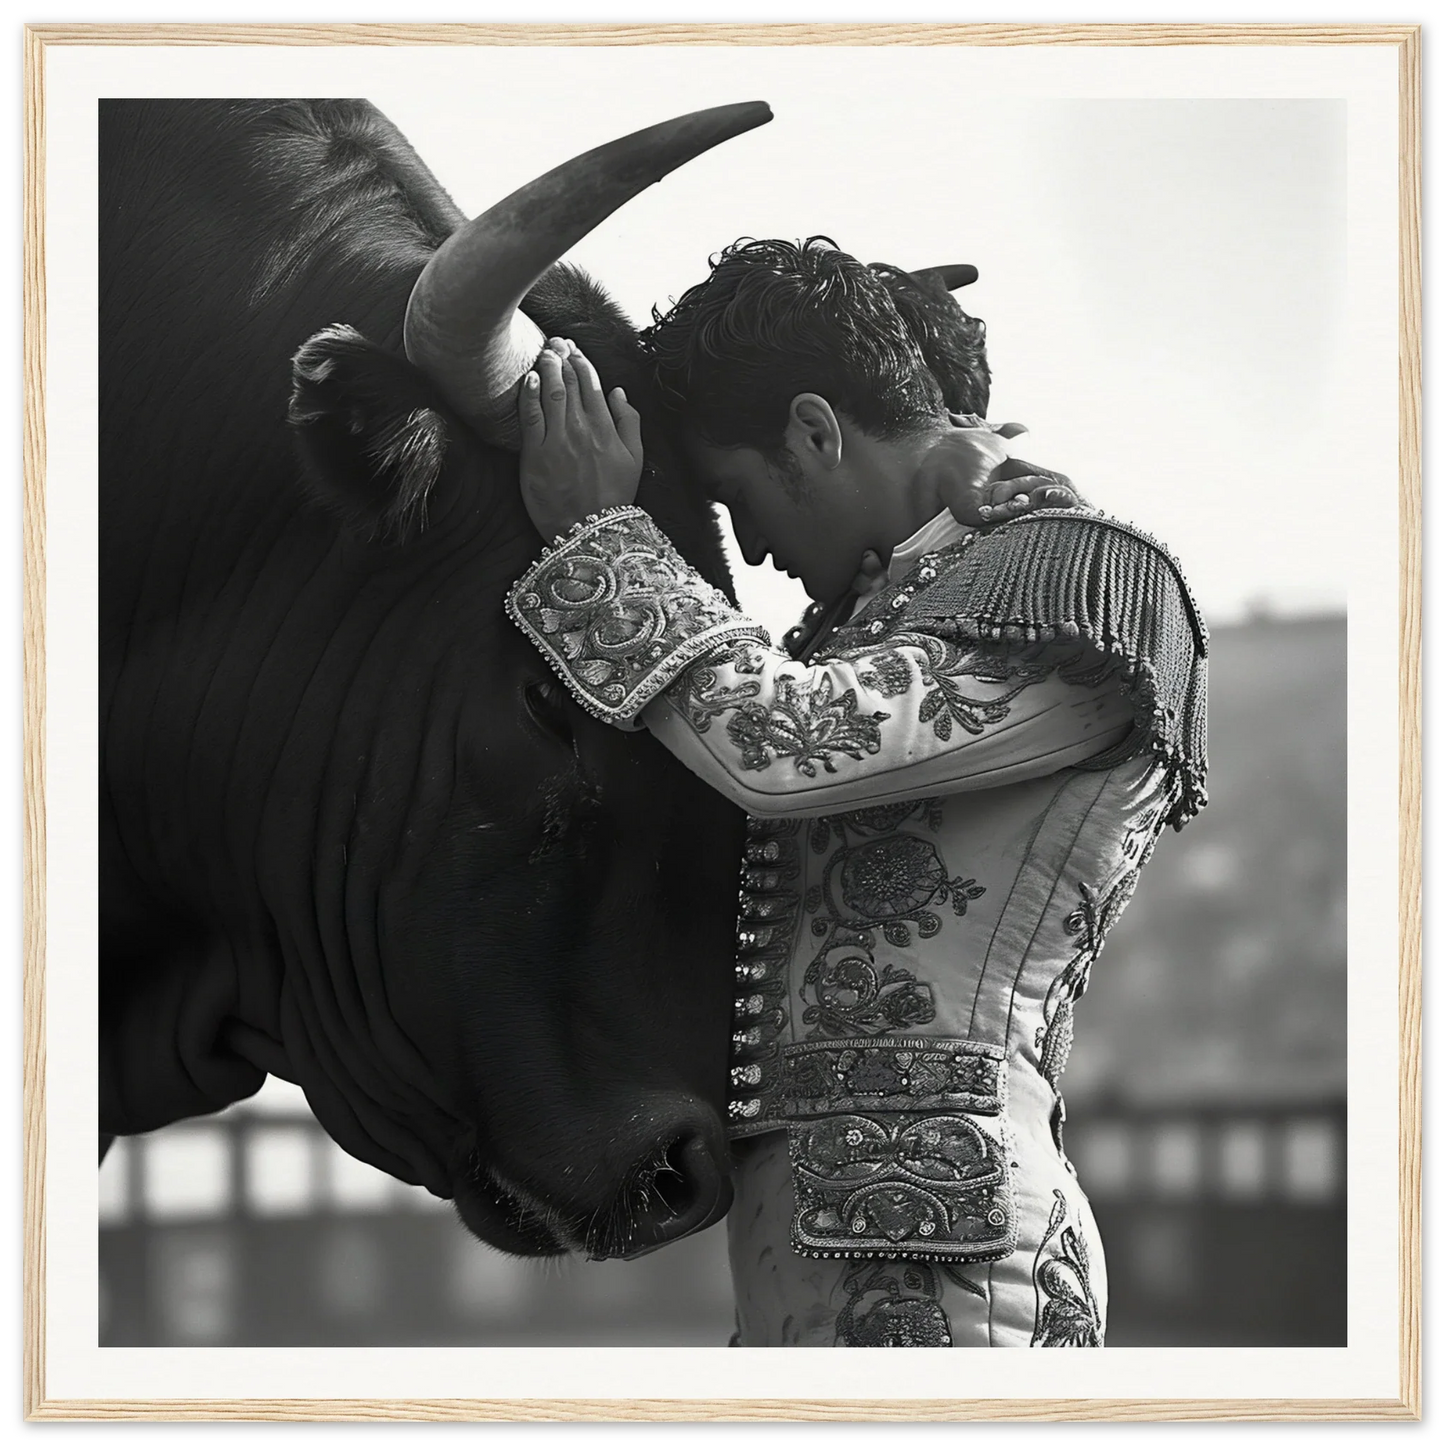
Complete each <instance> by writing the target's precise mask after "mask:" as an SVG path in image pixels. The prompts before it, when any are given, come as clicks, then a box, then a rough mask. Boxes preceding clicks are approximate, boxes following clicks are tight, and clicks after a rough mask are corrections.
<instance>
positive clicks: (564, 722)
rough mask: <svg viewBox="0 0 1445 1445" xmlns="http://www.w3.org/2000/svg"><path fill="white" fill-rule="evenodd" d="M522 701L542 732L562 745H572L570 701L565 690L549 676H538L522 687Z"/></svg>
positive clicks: (529, 715) (528, 714)
mask: <svg viewBox="0 0 1445 1445" xmlns="http://www.w3.org/2000/svg"><path fill="white" fill-rule="evenodd" d="M522 701H523V703H524V704H525V706H526V709H527V716H528V717H530V718H531V719H532V721H533V722H534V723H536V725H537V726H538V727H539V728H541V729H542V731H543V732H545V733H548V734H549V735H550V736H552V737H554V738H556V740H557V741H558V742H559V743H561V744H562V745H563V746H564V747H568V748H570V747H571V746H572V719H571V717H570V716H569V709H570V707H571V703H570V701H569V699H568V697H567V690H566V689H565V688H564V687H563V686H562V685H561V683H558V682H554V681H553V680H552V679H551V678H549V677H544V678H538V679H536V680H535V681H532V682H529V683H527V684H525V686H524V687H523V688H522Z"/></svg>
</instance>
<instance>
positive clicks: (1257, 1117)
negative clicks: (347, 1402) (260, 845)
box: [100, 615, 1347, 1346]
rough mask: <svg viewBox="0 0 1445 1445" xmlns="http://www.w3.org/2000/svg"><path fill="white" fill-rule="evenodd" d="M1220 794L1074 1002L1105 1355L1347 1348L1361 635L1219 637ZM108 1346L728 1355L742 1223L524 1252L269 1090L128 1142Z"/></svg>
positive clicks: (1163, 861)
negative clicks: (617, 1249)
mask: <svg viewBox="0 0 1445 1445" xmlns="http://www.w3.org/2000/svg"><path fill="white" fill-rule="evenodd" d="M1210 665H1211V677H1210V753H1211V763H1212V769H1211V776H1210V794H1211V801H1210V805H1209V807H1208V808H1207V809H1205V811H1204V813H1203V814H1202V815H1201V816H1200V817H1199V818H1198V819H1196V820H1195V821H1194V822H1193V823H1191V824H1190V825H1189V827H1188V828H1187V829H1186V830H1185V831H1184V832H1183V833H1182V834H1179V835H1177V836H1176V835H1175V834H1172V833H1166V834H1165V836H1164V837H1163V839H1162V840H1161V841H1160V844H1159V847H1158V849H1157V851H1156V852H1155V855H1154V858H1153V861H1152V862H1151V863H1150V864H1149V866H1148V868H1147V869H1146V870H1145V872H1144V876H1143V878H1142V880H1141V882H1140V885H1139V890H1138V893H1137V894H1136V895H1135V898H1134V900H1133V902H1132V903H1131V904H1130V905H1129V907H1128V909H1127V910H1126V912H1125V914H1124V916H1123V918H1122V919H1121V920H1120V922H1119V924H1118V925H1117V927H1116V928H1115V930H1114V932H1113V933H1112V934H1111V935H1110V938H1109V942H1108V945H1107V947H1106V948H1105V950H1104V954H1103V957H1102V958H1101V959H1100V961H1099V963H1098V965H1097V966H1096V967H1095V969H1094V971H1093V980H1092V982H1091V983H1090V986H1089V991H1088V993H1087V994H1086V995H1085V997H1084V999H1083V1001H1082V1002H1081V1004H1080V1005H1079V1009H1078V1013H1077V1016H1076V1038H1075V1044H1074V1051H1073V1055H1072V1057H1071V1059H1070V1063H1069V1068H1068V1073H1067V1075H1066V1076H1065V1081H1064V1089H1065V1093H1066V1096H1067V1099H1068V1111H1069V1113H1068V1122H1067V1124H1066V1126H1065V1131H1064V1136H1065V1146H1066V1148H1067V1150H1068V1152H1069V1155H1070V1157H1071V1158H1072V1159H1073V1161H1074V1164H1075V1167H1076V1168H1077V1169H1078V1171H1079V1175H1080V1178H1081V1180H1082V1181H1083V1184H1084V1186H1085V1188H1086V1189H1087V1191H1088V1193H1089V1196H1090V1198H1091V1200H1092V1201H1093V1204H1094V1209H1095V1213H1096V1215H1097V1217H1098V1221H1099V1227H1100V1230H1101V1232H1102V1234H1103V1238H1104V1245H1105V1253H1106V1262H1107V1268H1108V1277H1109V1292H1110V1305H1109V1327H1108V1342H1109V1344H1110V1345H1111V1346H1127V1345H1344V1344H1345V1343H1346V1338H1345V1305H1346V1286H1347V1278H1346V1269H1345V1260H1346V1249H1345V886H1344V880H1345V709H1344V698H1345V621H1344V618H1343V617H1342V616H1338V615H1323V616H1315V617H1291V618H1282V619H1280V618H1271V617H1268V616H1256V617H1254V618H1252V619H1250V620H1248V621H1245V622H1242V623H1239V624H1236V625H1233V626H1229V627H1222V628H1218V629H1216V631H1215V633H1214V637H1213V644H1212V651H1211V659H1210ZM100 1199H101V1207H100V1221H101V1223H100V1271H101V1281H100V1284H101V1304H100V1320H101V1326H100V1328H101V1343H102V1344H111V1345H145V1344H155V1345H319V1344H327V1345H425V1344H475V1345H540V1344H553V1345H609V1344H610V1345H644V1344H645V1345H725V1344H726V1343H727V1340H728V1336H729V1335H730V1334H731V1332H732V1328H733V1318H732V1303H731V1286H730V1283H729V1280H728V1272H727V1250H726V1236H725V1230H724V1227H721V1226H719V1227H715V1228H713V1229H710V1230H708V1231H706V1232H705V1233H703V1234H701V1235H697V1236H694V1237H693V1238H691V1239H687V1240H684V1241H682V1242H680V1243H678V1244H675V1245H671V1246H669V1247H668V1248H666V1249H663V1250H660V1251H659V1252H658V1253H656V1254H653V1255H650V1256H648V1257H647V1258H645V1259H642V1260H638V1261H634V1262H632V1263H621V1262H609V1263H605V1264H593V1263H587V1262H583V1261H574V1260H569V1261H566V1262H563V1263H560V1264H558V1263H545V1264H542V1263H535V1262H529V1261H522V1260H514V1259H509V1258H507V1257H505V1256H503V1255H501V1254H498V1253H496V1252H495V1251H494V1250H491V1249H488V1248H487V1247H486V1246H484V1245H482V1244H479V1243H477V1242H476V1241H475V1240H474V1239H473V1238H472V1237H471V1236H470V1235H469V1234H468V1233H467V1232H466V1231H465V1230H464V1229H463V1228H462V1226H461V1225H460V1223H458V1222H457V1220H456V1219H455V1217H454V1216H453V1214H452V1212H451V1207H450V1205H448V1204H446V1203H444V1202H443V1201H441V1200H438V1199H435V1198H433V1197H432V1196H431V1195H429V1194H427V1193H426V1192H425V1191H424V1190H421V1189H414V1188H411V1187H409V1186H407V1185H404V1184H400V1183H398V1182H397V1181H395V1180H393V1179H391V1178H389V1177H388V1176H386V1175H383V1174H381V1173H378V1172H377V1171H376V1170H374V1169H371V1168H370V1167H369V1166H367V1165H365V1164H362V1163H360V1162H358V1161H357V1160H355V1159H352V1158H351V1157H350V1156H349V1155H347V1154H344V1153H343V1152H342V1151H341V1150H340V1149H339V1148H338V1147H337V1146H336V1145H334V1144H333V1143H331V1141H330V1140H329V1139H328V1138H327V1136H326V1135H325V1134H323V1133H322V1132H321V1129H320V1127H319V1126H318V1125H317V1124H316V1123H315V1122H314V1120H313V1119H312V1117H311V1115H310V1112H309V1110H308V1109H307V1107H306V1102H305V1099H304V1097H303V1096H302V1095H301V1093H300V1091H299V1090H298V1089H295V1088H294V1087H292V1086H291V1085H287V1084H282V1083H281V1082H280V1081H279V1080H275V1079H272V1080H270V1081H268V1083H267V1084H266V1086H265V1088H263V1089H262V1090H261V1092H260V1094H258V1095H257V1096H256V1097H255V1098H254V1099H251V1100H248V1101H246V1102H245V1103H243V1104H239V1105H236V1106H235V1107H233V1108H231V1109H228V1110H227V1111H226V1112H225V1113H223V1114H219V1115H215V1116H213V1117H212V1118H209V1119H200V1120H194V1121H189V1122H186V1123H182V1124H176V1125H172V1126H171V1127H170V1128H168V1129H162V1130H159V1131H157V1132H156V1133H154V1134H151V1135H148V1136H143V1137H137V1138H134V1139H123V1140H120V1141H118V1142H117V1143H116V1145H115V1147H114V1148H113V1149H112V1150H111V1152H110V1154H109V1156H108V1157H107V1159H106V1161H105V1163H104V1165H103V1166H102V1167H101V1171H100Z"/></svg>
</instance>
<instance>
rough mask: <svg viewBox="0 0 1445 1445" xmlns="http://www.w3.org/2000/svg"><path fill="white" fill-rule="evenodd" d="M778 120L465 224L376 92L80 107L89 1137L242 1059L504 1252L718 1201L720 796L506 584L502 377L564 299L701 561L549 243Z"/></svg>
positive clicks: (723, 955) (653, 1237) (592, 314)
mask: <svg viewBox="0 0 1445 1445" xmlns="http://www.w3.org/2000/svg"><path fill="white" fill-rule="evenodd" d="M768 118H769V112H768V110H767V107H766V106H763V105H761V104H753V105H744V106H732V107H723V108H720V109H718V110H714V111H706V112H699V113H698V114H696V115H693V116H688V117H683V118H682V119H680V120H678V121H675V122H670V123H668V124H666V125H663V126H658V127H654V128H653V129H651V130H649V131H644V132H639V133H638V134H637V135H635V136H631V137H627V138H625V139H624V140H622V141H619V142H614V143H613V144H612V145H610V146H604V147H602V148H601V149H599V150H598V151H595V152H591V153H589V154H588V155H587V156H583V157H579V158H578V159H577V160H576V161H574V162H570V163H568V164H567V165H564V166H562V167H559V168H558V169H557V170H556V171H553V172H551V173H549V174H548V175H547V176H544V177H542V178H541V179H540V180H539V181H537V182H535V183H533V184H532V185H530V186H527V187H524V188H523V189H522V190H521V191H518V192H516V193H514V194H513V195H512V196H510V197H508V198H507V199H506V200H505V201H503V202H502V203H500V204H499V205H498V206H496V207H494V208H493V209H492V210H490V211H488V212H487V213H486V214H485V215H483V216H481V217H478V218H477V219H475V220H473V221H470V222H467V221H465V219H464V218H463V216H462V215H461V213H460V212H459V211H458V209H457V207H456V206H455V205H454V204H453V202H452V201H451V199H450V198H449V197H448V195H447V193H446V192H445V191H444V190H443V188H442V187H441V185H439V184H438V182H437V181H436V179H435V178H434V177H433V176H432V174H431V173H430V171H429V170H428V169H427V167H426V166H425V165H424V164H423V163H422V162H421V160H420V159H419V158H418V156H417V155H416V154H415V152H414V151H413V149H412V148H411V146H410V145H409V144H408V143H407V142H406V140H405V139H404V138H403V137H402V135H401V134H400V133H399V132H398V131H397V130H396V128H395V127H394V126H392V125H391V124H390V122H388V121H387V120H386V119H385V118H384V117H383V116H382V115H381V114H379V113H378V112H377V111H376V110H375V109H374V108H373V107H371V106H370V105H368V104H365V103H363V102H358V101H332V100H327V101H292V100H286V101H169V100H161V101H155V100H112V101H104V102H102V103H101V108H100V371H99V384H100V524H101V534H100V535H101V557H100V622H101V658H100V673H101V676H100V707H101V751H102V756H101V781H100V800H99V805H100V827H101V836H100V982H99V1000H100V1104H99V1111H100V1112H99V1117H100V1129H101V1132H102V1157H103V1153H104V1146H105V1143H106V1142H107V1140H108V1138H109V1137H110V1136H114V1135H116V1134H131V1133H137V1132H142V1131H147V1130H152V1129H156V1128H158V1127H160V1126H162V1125H165V1124H168V1123H170V1122H172V1121H173V1120H176V1119H180V1118H183V1117H187V1116H193V1115H198V1114H204V1113H208V1112H211V1111H214V1110H218V1109H221V1108H223V1107H225V1106H226V1105H228V1104H230V1103H232V1102H234V1101H236V1100H238V1099H241V1098H244V1097H246V1096H248V1095H250V1094H252V1093H253V1092H254V1091H255V1090H256V1089H257V1088H259V1086H260V1085H261V1083H262V1081H263V1079H264V1078H265V1076H266V1075H267V1074H268V1073H269V1074H275V1075H277V1076H279V1077H281V1078H283V1079H287V1080H291V1081H292V1082H294V1083H296V1084H299V1085H300V1087H301V1088H302V1089H303V1090H304V1091H305V1094H306V1098H307V1100H308V1102H309V1104H310V1106H311V1108H312V1109H313V1110H314V1112H315V1115H316V1117H317V1119H318V1120H319V1121H320V1123H321V1125H322V1126H323V1127H324V1128H325V1129H326V1131H327V1132H328V1133H329V1134H330V1135H331V1136H332V1137H333V1138H334V1139H335V1140H336V1141H337V1142H338V1143H339V1144H340V1145H341V1146H342V1147H343V1148H344V1149H346V1150H348V1151H349V1152H350V1153H351V1154H353V1155H355V1156H356V1157H358V1158H360V1159H362V1160H365V1161H366V1162H367V1163H369V1164H372V1165H374V1166H375V1167H377V1168H378V1169H382V1170H385V1171H386V1172H387V1173H389V1174H392V1175H394V1176H395V1177H397V1178H398V1179H402V1180H405V1181H407V1182H408V1183H411V1184H419V1185H422V1186H425V1187H426V1188H427V1189H428V1190H430V1191H431V1192H432V1193H433V1194H435V1195H438V1196H441V1197H443V1198H450V1199H453V1200H455V1204H456V1208H457V1211H458V1213H459V1215H460V1217H461V1219H462V1220H463V1221H464V1223H465V1224H466V1226H467V1227H468V1228H469V1229H470V1230H471V1231H472V1232H473V1233H474V1234H475V1235H477V1236H478V1237H479V1238H480V1239H482V1240H484V1241H486V1242H487V1243H489V1244H491V1245H494V1246H496V1247H497V1248H500V1249H503V1250H506V1251H510V1252H513V1253H517V1254H526V1255H538V1254H549V1253H558V1252H561V1251H567V1250H581V1251H585V1252H586V1253H588V1254H589V1255H591V1256H593V1257H598V1258H607V1257H632V1256H635V1255H638V1254H641V1253H644V1252H646V1251H648V1250H651V1249H654V1248H656V1247H658V1246H660V1245H662V1244H664V1243H666V1242H668V1241H669V1240H672V1239H675V1238H678V1237H680V1236H682V1235H684V1234H687V1233H690V1232H692V1231H695V1230H697V1229H701V1228H703V1227H705V1226H706V1225H708V1224H710V1223H712V1222H713V1221H715V1220H716V1219H718V1218H719V1217H720V1216H721V1215H722V1214H723V1213H724V1212H725V1210H726V1208H727V1206H728V1204H729V1202H730V1186H729V1184H728V1178H727V1154H726V1145H725V1140H724V1134H723V1126H722V1110H723V1108H724V1104H725V1098H724V1095H725V1088H726V1075H727V1049H728V1035H729V1027H730V1018H729V1013H730V983H731V962H732V960H731V949H732V940H733V929H734V922H735V906H736V881H737V860H738V858H739V856H740V855H741V852H742V847H743V842H744V834H743V819H742V818H741V816H740V815H739V814H738V813H737V812H736V810H735V809H734V808H733V807H732V806H731V805H730V804H728V803H726V802H725V801H724V800H722V799H721V798H720V797H719V796H718V795H717V794H715V793H714V792H712V791H711V790H710V789H708V788H707V787H705V786H704V785H703V784H702V783H700V782H698V781H697V780H696V779H694V778H693V777H692V775H691V774H689V773H688V772H687V771H686V770H685V769H683V768H682V767H681V766H680V765H679V764H677V763H676V762H675V761H674V760H673V759H672V758H671V757H670V756H669V755H668V754H667V753H666V752H665V751H664V750H663V749H662V748H661V747H660V746H659V745H658V744H656V743H655V742H653V741H652V739H651V738H650V737H648V736H646V735H639V736H623V735H621V734H619V733H617V732H616V731H615V730H613V729H610V728H607V727H605V726H603V725H602V724H600V723H597V722H594V721H593V720H592V719H590V718H588V717H587V716H585V715H584V714H583V713H582V712H581V711H580V710H579V709H578V708H577V707H576V706H574V705H573V704H572V702H571V701H570V700H569V699H568V698H567V697H566V696H565V695H564V694H563V693H562V692H561V690H560V689H559V688H558V687H556V686H555V685H554V683H553V681H552V679H551V677H550V675H549V674H548V673H547V672H546V671H545V668H544V665H543V664H542V663H541V661H540V660H539V659H538V657H537V656H536V654H535V653H534V651H533V649H532V648H531V647H530V646H529V645H528V644H527V642H526V641H525V640H524V639H523V638H522V637H521V636H520V635H519V634H518V633H517V632H516V629H514V628H513V627H512V626H511V624H510V623H509V622H508V620H507V619H506V616H505V613H504V610H503V605H502V599H503V594H504V592H505V590H506V588H507V586H508V585H509V584H510V583H511V582H512V581H513V579H515V578H516V577H517V576H518V575H519V574H520V573H521V572H522V571H523V570H524V569H525V567H526V566H527V565H528V563H529V562H531V561H532V560H533V558H534V557H535V556H536V555H537V553H538V551H539V549H540V547H541V545H542V543H541V539H539V538H538V537H537V535H536V534H535V532H534V531H533V530H532V528H531V525H530V523H529V522H528V519H527V517H526V515H525V513H524V511H523V509H522V506H521V503H520V500H519V494H518V487H517V461H516V456H515V445H516V436H515V431H514V422H513V418H512V410H513V406H514V400H513V399H514V397H515V393H516V383H517V381H518V379H519V377H520V375H521V374H522V372H523V371H525V370H526V368H527V367H528V366H529V365H530V363H531V361H532V360H533V359H534V357H535V355H536V351H537V348H538V346H539V345H540V343H541V340H542V338H543V337H544V336H545V335H553V334H561V335H566V336H571V337H574V338H575V339H576V340H577V341H578V343H579V345H581V346H582V348H583V349H584V350H585V351H586V353H587V354H588V355H589V356H590V357H591V358H592V359H593V360H594V362H595V363H596V365H597V367H598V369H599V372H600V373H601V375H602V378H603V380H604V382H605V383H606V384H607V385H608V386H613V385H621V386H624V387H625V388H626V390H627V393H628V396H629V397H630V398H631V399H632V400H633V402H634V404H635V405H637V407H638V408H639V410H640V411H641V412H642V415H643V425H644V429H645V435H646V437H647V440H648V447H649V450H648V457H647V463H648V465H647V469H646V476H645V479H644V483H643V489H642V493H641V496H640V501H641V503H642V504H643V505H644V506H646V507H647V508H648V509H649V510H650V511H651V512H652V514H653V515H654V516H655V517H656V518H657V519H658V521H659V522H660V524H661V526H662V527H663V528H664V530H665V531H666V532H667V533H668V534H669V535H670V536H671V538H672V539H673V541H674V542H675V544H676V545H677V546H678V548H679V550H680V551H681V552H682V553H683V554H684V556H686V557H687V558H688V560H689V561H690V562H692V563H693V565H694V566H696V567H697V568H699V570H701V571H702V572H703V574H704V575H705V576H707V577H708V578H709V579H710V580H711V581H713V582H715V583H716V584H717V585H718V586H720V587H722V588H724V589H725V590H727V589H728V588H729V585H730V584H729V579H728V576H727V570H726V566H725V564H724V562H723V558H722V552H721V549H720V541H719V537H718V534H717V530H716V523H715V521H714V519H713V515H712V512H711V509H710V507H709V505H708V503H707V502H706V500H705V499H704V498H703V497H702V495H701V494H700V492H699V491H698V489H697V488H695V487H690V486H689V485H687V478H686V476H685V472H684V465H683V462H682V459H681V455H680V451H679V449H678V448H677V447H676V446H675V445H670V444H669V440H668V435H667V430H666V427H665V426H664V425H663V423H662V421H661V420H660V419H658V418H657V417H656V416H655V415H654V412H655V408H654V406H653V403H652V399H651V398H650V397H649V395H648V383H647V377H646V371H645V367H644V364H643V358H642V355H641V351H640V348H639V342H638V338H637V335H636V333H635V332H634V329H633V328H632V326H631V324H630V323H629V322H628V321H627V319H626V318H625V317H624V316H623V314H622V313H621V312H620V311H619V310H618V309H617V308H616V307H615V306H614V305H613V303H612V302H611V301H610V300H609V299H608V297H607V296H606V294H605V293H604V292H603V291H602V290H601V289H600V288H599V287H598V286H596V285H595V284H594V283H593V282H592V281H591V280H589V279H588V278H587V277H586V276H585V275H584V274H582V273H581V272H580V271H578V270H576V269H575V268H571V267H568V266H566V265H564V264H560V258H561V256H562V255H563V254H564V253H565V252H566V251H567V249H568V248H569V247H570V246H572V245H573V244H574V243H575V242H576V241H577V240H578V239H580V237H581V236H582V235H584V234H585V233H586V232H587V231H588V230H590V229H591V228H592V227H593V226H595V225H597V224H598V223H599V222H600V221H601V220H602V219H604V218H605V216H607V215H608V214H610V212H611V211H612V210H613V209H615V208H616V207H617V206H618V205H621V204H622V203H623V202H624V201H625V200H627V199H628V197H629V196H631V195H633V194H635V193H636V192H637V191H638V190H640V189H642V188H643V187H644V186H646V185H647V184H649V183H650V182H652V181H654V180H657V179H658V178H659V177H660V176H662V175H664V174H666V173H667V172H668V171H669V170H671V169H673V168H674V167H676V166H678V165H681V164H683V163H684V162H686V161H688V160H690V159H692V158H693V157H695V156H696V155H698V154H700V153H701V152H703V151H705V150H706V149H708V148H709V147H711V146H713V145H715V144H718V143H719V142H721V141H724V140H727V139H730V138H732V137H734V136H736V135H738V134H741V133H742V132H744V131H746V130H748V129H750V128H752V127H753V126H755V125H758V124H760V123H762V122H763V121H765V120H767V119H768ZM293 358H294V360H293Z"/></svg>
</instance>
